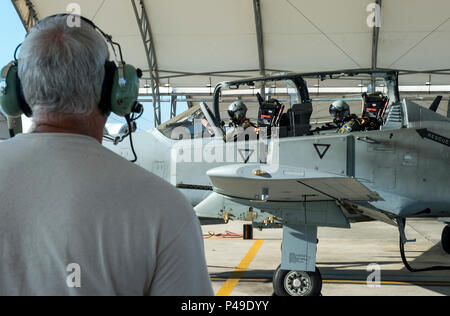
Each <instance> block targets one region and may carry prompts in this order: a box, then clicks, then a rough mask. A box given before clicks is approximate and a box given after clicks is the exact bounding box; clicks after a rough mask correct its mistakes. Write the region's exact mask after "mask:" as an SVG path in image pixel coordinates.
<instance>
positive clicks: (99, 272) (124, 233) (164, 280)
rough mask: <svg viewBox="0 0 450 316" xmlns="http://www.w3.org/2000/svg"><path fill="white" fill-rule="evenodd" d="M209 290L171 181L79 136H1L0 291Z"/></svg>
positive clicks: (184, 205) (189, 221) (195, 227)
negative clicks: (11, 137)
mask: <svg viewBox="0 0 450 316" xmlns="http://www.w3.org/2000/svg"><path fill="white" fill-rule="evenodd" d="M78 286H80V287H78ZM212 294H213V293H212V288H211V283H210V279H209V275H208V272H207V268H206V263H205V255H204V248H203V240H202V238H201V231H200V226H199V222H198V219H197V217H196V216H195V213H194V211H193V209H192V207H191V206H190V205H189V203H188V202H187V201H186V199H185V198H184V197H183V195H182V194H181V193H180V192H178V190H176V189H175V188H173V187H172V186H171V185H170V184H168V183H166V182H165V181H163V180H162V179H160V178H158V177H157V176H155V175H153V174H151V173H149V172H147V171H146V170H144V169H142V168H140V167H138V166H136V165H134V164H132V163H129V162H128V161H126V160H125V159H123V158H122V157H120V156H118V155H116V154H115V153H113V152H111V151H110V150H108V149H106V148H104V147H103V146H102V145H100V144H99V143H98V142H97V141H96V140H95V139H94V138H90V137H87V136H82V135H72V134H29V135H19V136H17V137H16V138H14V139H12V140H8V141H5V142H2V143H0V295H163V296H166V295H179V296H202V295H212Z"/></svg>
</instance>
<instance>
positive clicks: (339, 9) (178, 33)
mask: <svg viewBox="0 0 450 316" xmlns="http://www.w3.org/2000/svg"><path fill="white" fill-rule="evenodd" d="M12 2H13V4H14V6H15V7H16V9H17V12H18V14H19V16H20V18H21V19H22V21H23V23H24V26H25V28H26V29H29V28H31V27H32V26H33V25H34V23H36V22H37V21H38V20H39V19H42V18H44V17H46V16H49V15H53V14H56V13H77V14H81V15H83V16H85V17H86V18H89V19H91V20H93V21H94V22H95V23H96V24H97V25H98V26H99V27H100V28H101V29H103V30H104V31H105V32H107V33H109V34H111V35H112V36H113V38H114V40H115V41H117V42H119V43H120V44H121V45H122V49H123V54H124V56H125V60H126V61H127V62H128V63H130V64H133V65H135V66H137V67H140V68H141V69H143V70H144V80H143V81H142V85H143V87H144V85H145V86H146V87H149V88H151V91H152V95H153V100H154V102H155V107H156V108H158V106H159V105H158V102H159V93H160V87H162V88H164V87H169V86H170V87H175V88H176V87H183V88H186V87H197V88H198V87H201V88H205V87H210V86H212V87H214V85H215V84H216V83H218V82H220V81H226V80H232V79H236V78H241V77H250V76H256V75H269V74H272V73H278V72H291V71H293V72H316V71H329V70H336V69H353V68H369V69H374V68H389V69H398V70H402V72H401V74H403V76H401V78H400V85H403V86H410V85H411V86H425V85H426V83H427V85H430V84H433V85H444V84H448V79H449V78H450V77H448V74H450V58H449V56H448V55H449V53H448V52H449V51H450V1H448V0H433V1H432V2H430V1H424V0H339V1H336V0H314V1H313V0H78V1H77V2H76V5H74V4H73V1H72V0H58V1H55V0H12ZM447 69H448V70H449V71H448V72H447V71H446V70H447ZM430 74H431V77H430ZM326 84H327V83H324V85H325V86H326ZM330 84H332V85H338V86H345V85H348V82H345V81H343V82H339V81H330ZM155 114H156V115H157V111H155Z"/></svg>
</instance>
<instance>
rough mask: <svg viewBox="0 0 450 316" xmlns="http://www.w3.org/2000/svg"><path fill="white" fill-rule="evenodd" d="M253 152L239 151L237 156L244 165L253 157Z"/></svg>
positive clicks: (248, 150) (250, 150) (249, 150)
mask: <svg viewBox="0 0 450 316" xmlns="http://www.w3.org/2000/svg"><path fill="white" fill-rule="evenodd" d="M244 152H246V153H247V158H245V156H244ZM254 152H255V150H253V149H239V154H240V155H241V158H242V160H243V161H244V163H245V164H246V163H248V161H249V160H250V157H251V156H252V155H253V153H254Z"/></svg>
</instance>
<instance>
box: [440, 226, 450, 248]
mask: <svg viewBox="0 0 450 316" xmlns="http://www.w3.org/2000/svg"><path fill="white" fill-rule="evenodd" d="M441 240H442V248H443V249H444V251H445V252H446V253H448V254H450V226H446V227H445V228H444V231H443V232H442V239H441Z"/></svg>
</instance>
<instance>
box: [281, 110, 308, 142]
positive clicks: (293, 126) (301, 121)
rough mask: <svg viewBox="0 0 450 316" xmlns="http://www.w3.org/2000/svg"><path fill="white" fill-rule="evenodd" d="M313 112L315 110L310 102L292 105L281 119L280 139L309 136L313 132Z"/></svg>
mask: <svg viewBox="0 0 450 316" xmlns="http://www.w3.org/2000/svg"><path fill="white" fill-rule="evenodd" d="M312 112H313V108H312V104H311V103H310V102H307V103H300V104H294V105H292V107H291V108H290V109H289V110H288V111H287V113H285V114H283V115H284V116H283V117H282V118H281V123H280V137H295V136H304V135H307V134H308V133H309V131H310V130H311V125H310V123H311V115H312Z"/></svg>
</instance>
